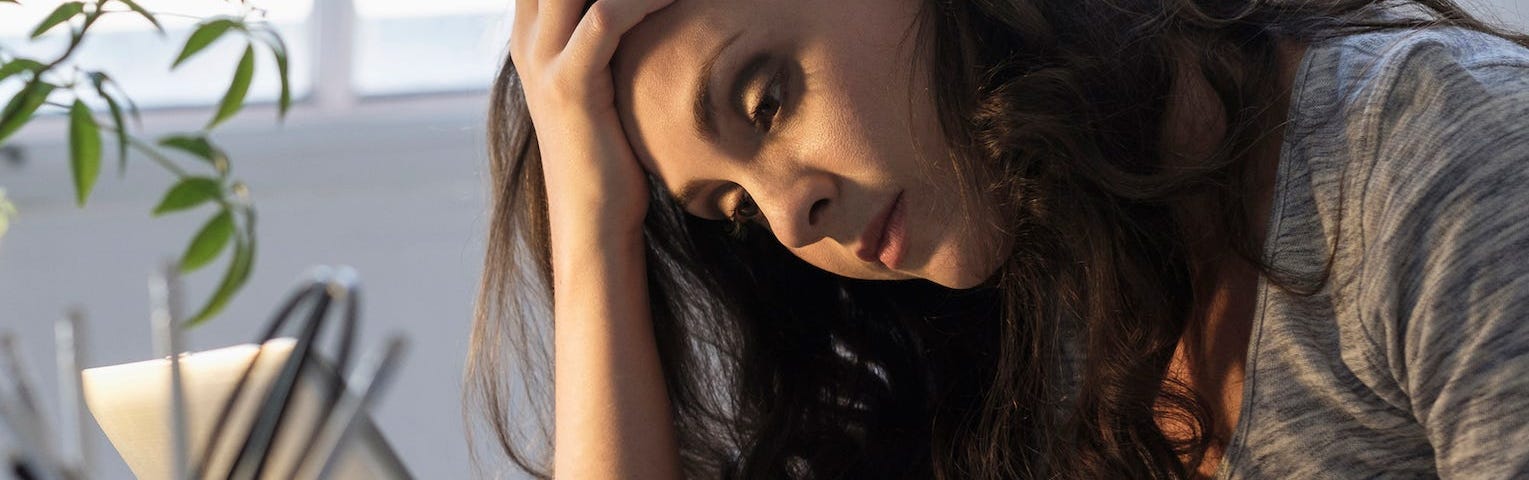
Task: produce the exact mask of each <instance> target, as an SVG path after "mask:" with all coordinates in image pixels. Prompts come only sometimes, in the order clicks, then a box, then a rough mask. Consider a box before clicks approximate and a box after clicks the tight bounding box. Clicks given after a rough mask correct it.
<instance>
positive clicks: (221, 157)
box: [0, 0, 292, 326]
mask: <svg viewBox="0 0 1529 480" xmlns="http://www.w3.org/2000/svg"><path fill="white" fill-rule="evenodd" d="M7 3H10V4H19V3H20V2H19V1H18V0H0V15H4V14H5V13H4V11H3V10H4V9H5V8H6V6H5V5H4V4H7ZM238 5H239V6H240V7H241V10H242V12H243V13H242V14H241V15H236V16H217V17H212V18H205V19H201V21H200V22H198V23H197V24H196V26H195V27H193V28H192V31H191V34H190V35H189V36H188V37H187V38H186V39H185V41H184V43H183V44H182V45H183V46H182V47H181V49H180V53H179V54H178V55H177V56H176V57H175V61H174V63H172V64H171V65H170V66H169V68H170V69H175V68H176V67H179V66H180V65H181V64H183V63H184V62H186V61H187V60H189V59H191V58H193V57H195V56H196V55H197V54H198V53H200V52H202V51H204V50H205V49H206V48H207V47H208V46H209V45H212V44H213V43H215V42H218V41H220V40H221V39H225V38H230V37H239V38H242V40H243V41H244V43H245V47H244V50H243V54H242V56H241V57H240V58H239V63H238V66H237V67H236V68H235V70H234V72H233V77H232V80H231V81H230V82H229V84H228V89H227V91H226V93H224V94H223V98H222V100H221V101H219V102H218V105H217V108H216V110H215V111H214V113H213V115H212V118H211V119H210V120H209V121H208V122H207V125H206V126H205V127H203V128H202V129H201V130H197V131H193V132H183V133H174V134H170V135H165V136H162V137H159V138H157V139H152V140H150V139H144V138H140V137H139V136H138V135H135V134H134V133H133V132H132V131H131V130H133V129H132V128H130V127H129V124H128V121H127V120H128V118H129V117H131V118H132V120H133V123H134V125H135V126H137V127H138V128H137V129H136V130H139V131H142V126H141V125H142V120H141V117H140V114H139V110H138V106H137V104H135V103H134V102H133V101H132V99H131V98H128V96H127V94H126V92H124V91H123V90H122V88H121V85H119V84H117V83H116V82H115V81H113V80H112V78H111V77H110V76H109V75H107V73H106V72H103V71H98V70H90V69H87V68H82V67H80V66H75V65H72V64H71V63H70V62H69V60H70V59H71V58H72V56H73V55H74V54H75V53H76V51H77V49H78V47H79V46H80V45H81V44H82V43H84V42H85V40H86V38H87V36H88V34H89V33H90V28H91V26H93V25H95V23H96V21H97V20H98V19H100V18H101V17H103V16H106V15H135V16H138V17H142V18H143V20H144V21H146V22H148V23H149V24H151V25H153V27H154V28H155V29H156V30H157V31H158V32H159V33H160V34H161V35H163V34H164V32H165V31H164V28H163V27H162V26H161V25H160V22H159V18H157V16H156V15H157V14H156V13H154V12H150V11H148V10H146V9H144V8H143V7H142V6H141V5H139V4H138V2H137V1H134V0H92V1H70V2H66V3H63V4H61V5H59V6H58V7H57V8H55V9H54V10H53V11H52V12H51V13H49V14H48V16H47V17H45V18H44V19H43V20H42V21H41V22H39V23H38V24H37V26H36V27H35V28H34V29H33V30H32V32H31V38H32V39H34V40H35V39H38V38H41V37H43V36H44V35H47V34H49V32H54V31H57V30H58V29H60V28H67V29H68V35H69V43H68V46H67V47H65V49H64V51H63V52H62V53H61V54H59V55H58V56H57V57H52V58H49V59H38V58H25V57H22V56H19V55H15V54H12V53H10V52H11V50H9V49H6V48H5V46H4V45H0V82H5V81H8V80H9V81H20V82H24V84H23V86H22V88H21V90H20V91H18V92H17V93H16V94H15V95H14V96H12V97H11V98H10V99H9V100H8V101H6V102H5V107H4V108H3V109H0V146H4V145H5V142H6V141H7V139H8V138H10V137H11V136H12V135H13V134H15V133H16V131H18V130H20V129H21V127H22V126H24V125H26V124H27V123H28V122H30V121H32V120H33V119H34V118H36V117H37V116H38V115H39V114H40V113H44V112H46V111H47V109H59V110H60V112H61V113H63V114H65V115H67V118H68V123H69V129H68V130H69V134H68V137H69V138H68V143H69V170H70V172H71V175H72V177H73V184H74V185H73V187H74V194H75V201H76V203H77V204H78V205H79V206H81V207H83V206H85V203H86V202H87V200H89V198H90V192H91V190H92V189H93V188H94V187H95V184H96V178H97V177H98V176H100V171H101V161H102V157H103V156H104V155H105V152H104V151H103V143H102V135H103V132H105V133H106V134H108V135H110V136H111V137H112V140H113V141H114V142H115V146H116V151H115V154H116V156H117V173H118V175H119V176H120V175H122V174H124V172H125V171H126V168H127V159H128V157H129V150H132V151H134V152H136V153H138V154H139V155H141V156H142V157H144V158H147V159H149V160H151V161H152V162H153V163H154V164H156V165H158V166H160V167H161V168H164V169H165V170H168V171H169V172H170V173H172V174H174V175H175V177H176V179H177V180H176V181H175V183H174V184H172V185H171V186H170V187H169V189H168V190H167V191H166V192H165V194H164V196H163V197H162V198H161V199H160V200H159V203H158V204H157V205H156V206H155V207H154V210H153V212H152V214H153V215H154V216H159V215H165V214H170V213H176V212H183V211H188V210H191V209H194V208H196V207H200V206H203V205H214V206H216V209H215V211H214V213H213V214H212V216H211V218H209V219H208V220H207V221H206V223H204V224H203V225H202V227H201V228H200V229H198V230H197V232H196V234H195V235H194V236H193V237H192V238H191V240H190V242H189V243H188V244H187V245H186V247H185V249H184V253H182V254H181V258H180V269H181V271H182V272H184V273H189V272H192V271H195V270H197V269H200V268H202V267H205V266H206V265H208V264H209V263H211V262H212V261H213V260H215V259H217V258H218V257H219V256H221V255H223V254H224V253H225V252H229V255H231V258H230V260H229V261H228V262H227V267H226V268H225V270H224V272H223V276H222V279H221V280H220V281H219V284H218V286H217V288H216V289H215V290H214V291H213V293H212V295H211V297H209V298H208V299H206V300H205V301H204V302H203V303H202V306H201V307H200V308H199V309H198V310H197V311H196V313H195V314H193V315H192V316H191V317H190V318H189V319H188V320H187V325H188V326H190V325H196V324H200V323H202V322H204V321H206V320H207V319H209V318H211V317H212V316H214V315H217V313H218V312H219V311H221V310H222V309H223V307H224V306H226V305H227V304H228V302H229V300H231V299H232V298H233V296H234V294H235V293H237V292H238V291H239V290H240V288H242V287H243V286H244V284H245V282H246V281H247V280H248V279H249V276H250V270H251V267H252V265H253V264H254V260H255V209H254V206H253V205H251V203H250V199H249V198H250V196H249V189H248V187H247V186H246V185H245V184H244V183H243V182H240V181H238V180H237V179H234V178H232V177H231V176H230V171H231V167H230V164H229V158H228V155H227V153H225V152H224V150H223V149H221V148H219V147H218V146H217V145H216V144H215V143H214V142H213V141H212V138H211V133H212V131H213V129H214V128H216V127H217V126H219V125H220V124H222V123H223V122H225V121H227V120H228V119H229V118H232V117H233V116H235V115H236V114H238V113H239V111H240V109H242V108H243V107H244V104H245V97H246V95H247V94H248V93H249V89H250V83H251V81H252V80H253V78H254V76H255V57H256V54H257V47H259V49H260V50H264V51H265V52H267V53H268V54H269V55H271V56H272V58H273V59H274V60H275V63H276V68H277V70H278V72H277V73H278V75H279V78H280V83H281V91H280V94H279V96H278V97H277V102H276V104H277V118H278V121H279V120H281V119H284V118H285V117H286V114H287V111H288V109H290V108H291V105H292V95H291V87H290V84H289V82H288V74H287V47H286V44H285V43H284V41H283V40H282V38H281V36H280V35H279V34H278V33H277V32H276V30H275V28H274V27H273V26H272V25H271V24H269V23H268V22H266V21H264V17H263V12H262V11H261V10H259V9H257V8H254V7H251V6H249V5H247V4H245V3H244V2H243V1H240V2H239V4H238ZM91 98H96V99H100V100H101V101H102V102H104V103H105V105H106V111H105V112H96V111H94V110H92V109H91V107H90V106H89V105H88V104H87V103H86V101H85V100H87V99H91ZM186 163H190V164H191V166H190V167H187V166H185V165H183V164H186ZM198 170H200V171H198ZM0 199H3V197H0ZM0 206H4V207H6V208H7V209H9V204H3V205H0ZM13 213H14V212H13V211H10V210H7V211H6V212H0V222H3V221H4V219H5V218H7V217H8V216H10V215H11V214H13ZM3 225H4V223H0V226H3ZM0 228H3V227H0ZM0 231H3V230H0ZM230 245H231V247H230Z"/></svg>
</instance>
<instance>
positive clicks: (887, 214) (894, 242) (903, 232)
mask: <svg viewBox="0 0 1529 480" xmlns="http://www.w3.org/2000/svg"><path fill="white" fill-rule="evenodd" d="M902 198H903V194H902V192H897V196H895V197H892V202H891V203H890V204H888V205H887V207H886V208H885V209H883V210H882V212H881V214H880V215H877V216H876V219H875V220H873V221H872V222H871V224H870V225H866V229H865V233H863V234H861V236H860V238H861V240H860V249H859V250H857V251H856V252H855V256H857V257H860V259H861V260H864V261H866V262H871V263H880V264H882V265H883V266H886V267H887V268H894V269H895V268H896V267H897V264H898V262H899V261H901V260H902V256H903V249H904V248H905V245H906V244H907V229H906V228H905V226H904V222H903V217H905V215H904V212H903V211H904V208H903V202H902Z"/></svg>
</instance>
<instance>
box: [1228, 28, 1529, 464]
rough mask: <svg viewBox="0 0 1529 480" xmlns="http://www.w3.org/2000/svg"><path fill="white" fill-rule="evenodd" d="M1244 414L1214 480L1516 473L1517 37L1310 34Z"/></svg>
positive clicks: (1527, 191) (1523, 414)
mask: <svg viewBox="0 0 1529 480" xmlns="http://www.w3.org/2000/svg"><path fill="white" fill-rule="evenodd" d="M1291 102H1292V109H1291V114H1290V124H1289V125H1288V129H1287V130H1286V134H1285V144H1284V146H1283V151H1282V153H1281V159H1280V165H1279V174H1278V180H1277V186H1276V188H1277V190H1276V192H1275V194H1274V195H1275V196H1274V203H1273V207H1272V208H1271V212H1270V213H1271V214H1270V218H1269V223H1268V226H1269V230H1268V231H1269V236H1268V240H1267V241H1266V247H1265V252H1264V254H1265V255H1266V258H1269V259H1271V260H1272V261H1273V263H1275V264H1276V265H1279V266H1282V267H1284V268H1287V269H1292V270H1294V271H1297V272H1302V273H1313V272H1317V271H1320V269H1321V268H1322V266H1323V265H1324V263H1325V262H1326V260H1327V258H1328V252H1334V253H1333V257H1332V260H1333V264H1332V277H1331V278H1330V281H1329V282H1328V283H1327V285H1326V287H1325V288H1324V289H1322V290H1321V291H1320V292H1319V293H1317V294H1316V295H1313V296H1301V295H1297V294H1294V293H1290V292H1286V291H1284V290H1281V289H1279V288H1277V287H1275V286H1274V285H1271V284H1270V283H1268V282H1267V281H1266V280H1260V284H1259V289H1258V297H1257V306H1256V307H1255V308H1256V312H1255V316H1254V324H1253V333H1252V337H1251V339H1250V340H1251V343H1250V344H1249V347H1248V354H1247V361H1248V363H1247V370H1246V377H1245V380H1244V381H1245V384H1244V385H1243V404H1242V406H1241V419H1240V421H1239V422H1238V424H1237V426H1236V433H1235V434H1234V435H1233V437H1232V439H1231V441H1230V444H1229V445H1228V446H1227V451H1226V453H1225V456H1224V457H1223V458H1222V463H1221V467H1220V469H1219V470H1218V473H1217V477H1218V478H1223V479H1243V478H1250V479H1252V478H1256V479H1269V478H1272V479H1285V478H1292V479H1294V478H1299V479H1310V478H1359V477H1366V478H1369V477H1380V478H1415V477H1436V476H1437V477H1445V478H1472V479H1476V478H1529V50H1526V49H1524V48H1522V47H1519V46H1516V45H1514V44H1512V43H1511V42H1508V41H1507V40H1504V39H1501V38H1498V37H1493V36H1490V35H1486V34H1482V33H1475V32H1471V31H1467V30H1463V29H1458V28H1430V29H1423V30H1406V31H1391V32H1380V33H1367V34H1357V35H1350V36H1346V37H1341V38H1337V39H1332V40H1327V41H1323V42H1319V43H1316V44H1313V45H1312V46H1311V48H1310V49H1309V50H1308V51H1307V53H1306V55H1305V57H1304V58H1303V60H1302V63H1301V66H1300V70H1299V73H1298V74H1297V77H1296V81H1295V90H1294V91H1293V92H1292V98H1291Z"/></svg>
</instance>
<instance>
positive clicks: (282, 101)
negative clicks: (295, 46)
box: [265, 30, 292, 119]
mask: <svg viewBox="0 0 1529 480" xmlns="http://www.w3.org/2000/svg"><path fill="white" fill-rule="evenodd" d="M268 33H269V35H267V38H266V42H265V43H266V45H269V46H270V47H271V55H272V56H274V57H276V72H277V74H279V75H280V76H281V96H280V97H278V100H277V101H276V118H278V119H285V118H287V110H288V109H291V108H292V85H291V82H290V80H289V79H288V75H287V44H286V42H284V41H282V39H281V35H279V34H277V33H276V31H275V30H269V31H268Z"/></svg>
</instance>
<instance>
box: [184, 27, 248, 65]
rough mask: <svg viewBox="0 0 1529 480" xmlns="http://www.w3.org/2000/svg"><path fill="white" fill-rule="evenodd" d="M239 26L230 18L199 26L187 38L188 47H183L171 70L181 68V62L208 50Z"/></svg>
mask: <svg viewBox="0 0 1529 480" xmlns="http://www.w3.org/2000/svg"><path fill="white" fill-rule="evenodd" d="M238 25H239V22H236V21H234V20H233V19H229V18H216V19H212V20H209V21H206V22H203V23H202V24H200V25H198V26H197V27H196V30H195V31H192V32H191V36H190V37H188V38H186V46H184V47H181V53H180V55H177V56H176V57H175V63H172V64H170V68H175V67H178V66H180V64H181V62H184V61H186V59H188V58H191V56H192V55H196V53H197V52H200V51H202V49H204V48H207V46H208V45H211V44H212V42H213V41H215V40H217V39H218V37H222V36H223V34H224V33H227V32H228V29H230V28H233V27H235V26H238Z"/></svg>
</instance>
